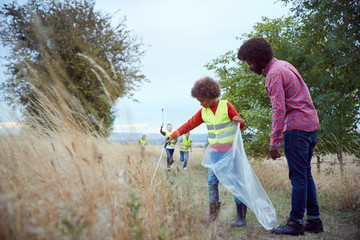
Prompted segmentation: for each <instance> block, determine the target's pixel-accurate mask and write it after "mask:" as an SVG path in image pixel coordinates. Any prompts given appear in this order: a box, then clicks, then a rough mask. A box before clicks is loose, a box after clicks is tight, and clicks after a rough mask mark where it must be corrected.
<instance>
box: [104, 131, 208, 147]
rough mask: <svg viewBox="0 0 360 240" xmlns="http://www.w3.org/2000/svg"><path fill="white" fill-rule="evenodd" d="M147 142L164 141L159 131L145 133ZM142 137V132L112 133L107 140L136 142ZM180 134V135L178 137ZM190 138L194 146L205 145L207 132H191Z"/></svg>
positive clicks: (158, 142)
mask: <svg viewBox="0 0 360 240" xmlns="http://www.w3.org/2000/svg"><path fill="white" fill-rule="evenodd" d="M145 135H146V139H147V141H148V143H149V144H156V145H160V144H163V143H164V136H162V135H161V134H160V133H148V134H145ZM141 137H142V133H112V134H111V135H110V136H109V138H108V140H110V141H114V142H127V143H128V142H136V143H137V142H138V141H139V140H140V138H141ZM181 138H182V136H181V137H180V139H181ZM190 138H191V140H192V142H193V143H195V144H196V146H205V145H206V143H207V134H196V133H194V134H191V135H190Z"/></svg>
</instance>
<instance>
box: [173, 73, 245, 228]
mask: <svg viewBox="0 0 360 240" xmlns="http://www.w3.org/2000/svg"><path fill="white" fill-rule="evenodd" d="M191 95H192V96H193V97H194V98H196V99H197V100H198V101H199V102H200V105H201V106H203V108H202V109H200V110H199V111H198V112H197V113H196V114H195V115H194V116H193V117H192V118H191V119H190V120H188V121H187V122H186V123H185V124H183V125H182V126H181V127H180V128H179V129H177V130H176V131H174V132H173V133H171V134H170V136H169V138H168V140H167V141H168V142H171V141H172V140H173V139H175V138H178V137H179V136H181V135H182V134H184V133H187V132H189V131H191V130H192V129H194V128H196V127H198V126H199V125H200V124H202V123H205V124H206V126H207V129H208V141H209V147H210V148H211V149H212V151H211V152H212V154H211V156H210V157H211V161H212V162H217V161H218V160H219V159H221V157H222V156H224V155H225V154H226V153H227V152H228V151H229V150H230V149H231V148H232V145H233V140H234V138H235V135H234V134H235V133H233V132H234V131H233V130H234V127H235V126H236V125H235V124H231V125H230V127H229V123H231V122H234V123H240V124H239V125H240V129H243V128H244V127H245V122H244V120H242V119H241V118H240V116H239V114H238V113H237V111H236V110H235V108H234V107H233V106H232V105H231V104H230V103H229V102H227V101H226V100H218V97H219V96H220V87H219V84H218V83H217V82H216V81H215V80H213V79H212V78H210V77H205V78H202V79H200V80H198V81H196V82H195V84H194V87H193V88H192V89H191ZM208 172H209V176H208V188H209V211H210V213H209V217H208V219H207V222H212V221H215V220H216V219H217V217H218V214H219V211H220V204H221V203H220V202H219V189H218V185H219V180H218V178H217V177H216V175H215V174H214V172H213V171H212V170H211V169H210V168H209V169H208ZM234 198H235V203H236V209H237V218H236V220H235V221H233V222H232V223H231V225H232V226H233V227H239V226H245V225H246V219H245V217H246V210H247V207H246V205H245V204H243V203H242V202H241V201H240V200H239V199H237V198H236V197H234Z"/></svg>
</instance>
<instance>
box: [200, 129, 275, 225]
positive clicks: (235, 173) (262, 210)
mask: <svg viewBox="0 0 360 240" xmlns="http://www.w3.org/2000/svg"><path fill="white" fill-rule="evenodd" d="M229 124H234V123H232V122H231V123H229ZM233 131H234V132H236V134H235V139H234V141H233V145H232V147H231V149H230V150H229V151H227V152H226V153H224V154H221V157H220V158H211V156H214V154H215V155H216V151H215V150H214V148H213V146H212V145H209V146H208V148H207V149H206V152H205V155H204V159H203V161H202V163H201V164H202V165H203V166H204V167H206V168H210V169H211V170H212V171H213V172H214V173H215V175H216V177H217V178H218V179H219V181H220V183H221V184H222V185H223V186H224V187H225V188H226V189H228V190H229V191H230V192H231V193H232V194H233V195H234V196H235V197H236V198H237V199H239V200H240V201H241V202H242V203H244V204H245V205H246V206H247V207H248V208H250V209H251V210H252V211H253V212H254V213H255V215H256V218H257V220H258V221H259V222H260V224H261V225H262V226H263V227H264V228H265V229H266V230H271V229H273V228H275V227H277V226H278V225H279V224H278V222H277V218H276V211H275V208H274V206H273V205H272V203H271V201H270V199H269V197H268V195H267V194H266V192H265V190H264V188H263V187H262V185H261V183H260V182H259V180H258V178H257V177H256V175H255V173H254V171H253V170H252V168H251V166H250V164H249V161H248V159H247V157H246V154H245V150H244V145H243V140H242V137H241V132H240V128H239V127H236V128H235V129H234V130H233ZM217 156H219V155H218V154H217Z"/></svg>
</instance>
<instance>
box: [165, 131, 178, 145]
mask: <svg viewBox="0 0 360 240" xmlns="http://www.w3.org/2000/svg"><path fill="white" fill-rule="evenodd" d="M172 133H173V131H171V132H169V131H166V132H165V137H168V136H170V134H172ZM175 144H176V139H173V140H171V141H170V143H169V144H168V145H167V146H171V147H175Z"/></svg>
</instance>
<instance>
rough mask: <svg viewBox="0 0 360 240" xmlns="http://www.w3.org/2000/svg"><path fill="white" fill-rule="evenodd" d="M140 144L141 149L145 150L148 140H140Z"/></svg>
mask: <svg viewBox="0 0 360 240" xmlns="http://www.w3.org/2000/svg"><path fill="white" fill-rule="evenodd" d="M139 143H140V147H141V148H145V145H146V143H147V142H146V140H142V139H140V140H139Z"/></svg>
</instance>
